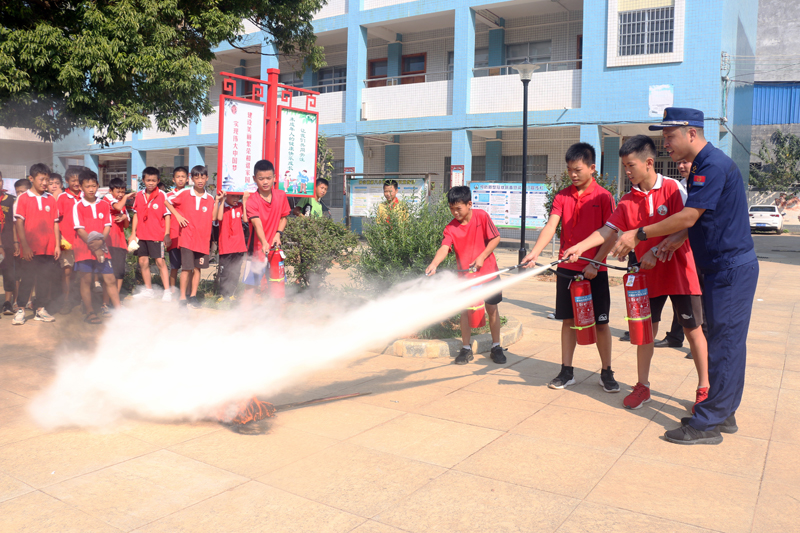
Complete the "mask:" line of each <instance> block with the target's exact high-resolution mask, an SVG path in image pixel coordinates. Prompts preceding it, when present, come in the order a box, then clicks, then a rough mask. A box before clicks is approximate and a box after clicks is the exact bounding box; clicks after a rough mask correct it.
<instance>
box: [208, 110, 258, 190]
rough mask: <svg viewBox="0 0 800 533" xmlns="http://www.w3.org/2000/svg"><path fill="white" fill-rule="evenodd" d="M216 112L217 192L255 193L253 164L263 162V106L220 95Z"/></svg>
mask: <svg viewBox="0 0 800 533" xmlns="http://www.w3.org/2000/svg"><path fill="white" fill-rule="evenodd" d="M219 109H220V112H219V158H218V160H217V192H219V191H225V192H228V193H234V194H241V193H245V192H254V191H255V190H256V184H255V182H254V181H253V165H255V164H256V162H257V161H259V160H261V159H264V122H265V120H266V104H265V103H264V102H260V101H257V100H247V99H245V98H238V97H235V96H227V95H222V96H220V99H219Z"/></svg>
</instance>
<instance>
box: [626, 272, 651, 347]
mask: <svg viewBox="0 0 800 533" xmlns="http://www.w3.org/2000/svg"><path fill="white" fill-rule="evenodd" d="M622 279H623V282H624V284H625V306H626V307H627V308H628V317H627V319H626V320H627V321H628V329H629V331H630V334H631V344H635V345H637V346H642V345H644V344H650V343H651V342H653V320H652V318H651V314H650V296H649V295H648V293H647V278H646V277H645V275H644V274H642V273H641V272H639V271H638V269H632V270H631V271H630V272H628V273H627V274H625V275H624V276H623V278H622Z"/></svg>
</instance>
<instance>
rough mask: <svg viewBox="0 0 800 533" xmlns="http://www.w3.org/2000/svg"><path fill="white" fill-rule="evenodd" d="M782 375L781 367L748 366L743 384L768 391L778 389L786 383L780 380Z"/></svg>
mask: <svg viewBox="0 0 800 533" xmlns="http://www.w3.org/2000/svg"><path fill="white" fill-rule="evenodd" d="M782 375H783V367H781V368H763V367H758V366H748V367H747V371H746V372H745V378H744V379H745V383H746V384H747V386H750V385H757V386H759V387H767V388H769V389H778V388H781V387H782V386H783V385H782V383H783V382H784V381H786V380H785V379H783V380H781V376H782Z"/></svg>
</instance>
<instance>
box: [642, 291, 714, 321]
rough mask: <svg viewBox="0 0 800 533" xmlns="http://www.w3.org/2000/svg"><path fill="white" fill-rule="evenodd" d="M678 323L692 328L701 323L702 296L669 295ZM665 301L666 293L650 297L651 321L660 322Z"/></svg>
mask: <svg viewBox="0 0 800 533" xmlns="http://www.w3.org/2000/svg"><path fill="white" fill-rule="evenodd" d="M669 299H670V300H671V301H672V309H673V311H675V316H676V317H677V318H678V324H680V325H681V326H682V327H684V328H688V329H694V328H696V327H697V326H702V325H703V297H702V296H699V295H689V294H676V295H671V296H669ZM665 303H667V295H664V296H656V297H655V298H650V313H651V314H652V317H653V323H654V324H655V323H657V322H661V311H662V310H663V309H664V304H665Z"/></svg>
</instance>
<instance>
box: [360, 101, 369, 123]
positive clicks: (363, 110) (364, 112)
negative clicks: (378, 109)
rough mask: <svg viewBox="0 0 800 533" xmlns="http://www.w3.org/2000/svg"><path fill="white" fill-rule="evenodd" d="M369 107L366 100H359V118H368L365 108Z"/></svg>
mask: <svg viewBox="0 0 800 533" xmlns="http://www.w3.org/2000/svg"><path fill="white" fill-rule="evenodd" d="M368 109H369V107H368V106H367V103H366V102H361V120H369V116H368V113H367V110H368Z"/></svg>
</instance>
